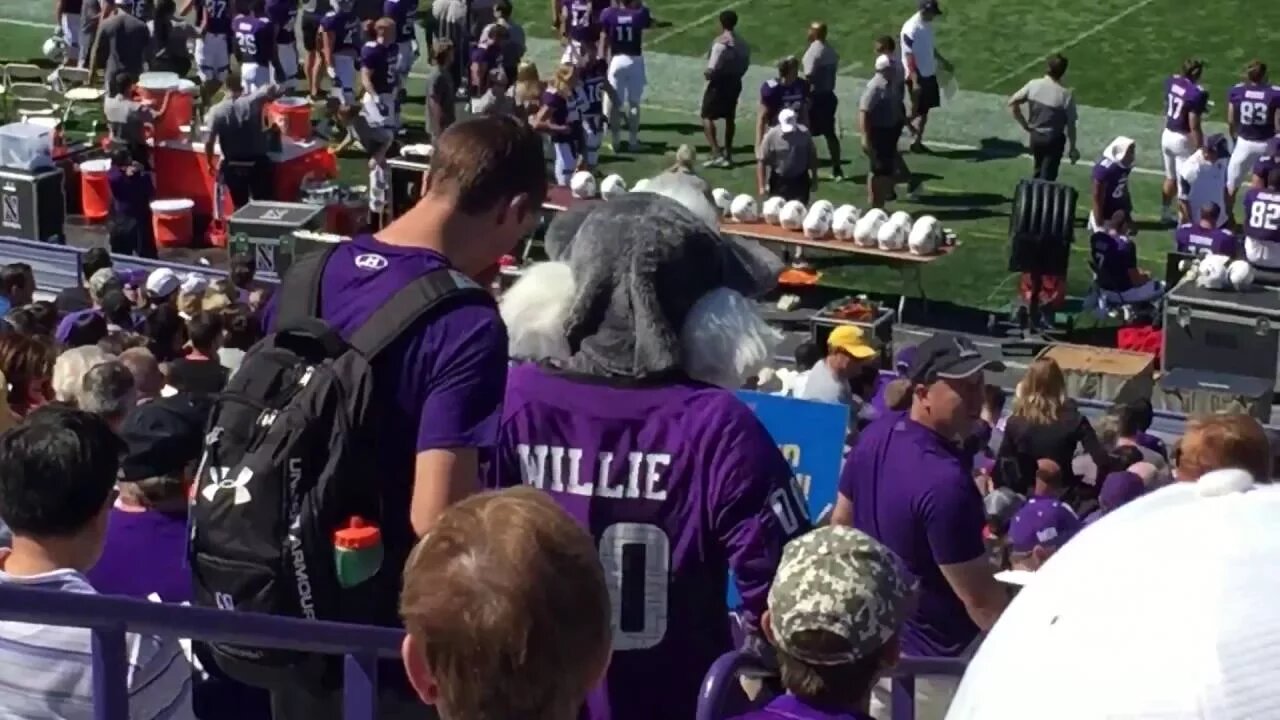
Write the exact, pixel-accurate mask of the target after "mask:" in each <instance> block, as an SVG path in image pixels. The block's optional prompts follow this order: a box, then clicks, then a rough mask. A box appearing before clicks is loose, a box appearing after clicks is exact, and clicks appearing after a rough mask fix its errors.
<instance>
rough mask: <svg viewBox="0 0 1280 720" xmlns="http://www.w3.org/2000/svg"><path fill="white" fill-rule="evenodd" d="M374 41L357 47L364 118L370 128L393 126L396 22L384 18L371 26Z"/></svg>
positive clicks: (397, 73)
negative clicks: (358, 50) (358, 48)
mask: <svg viewBox="0 0 1280 720" xmlns="http://www.w3.org/2000/svg"><path fill="white" fill-rule="evenodd" d="M373 33H374V39H373V40H370V41H369V42H366V43H365V44H364V45H363V46H362V47H361V48H360V86H361V87H362V88H363V89H364V98H363V99H362V100H361V105H362V110H363V113H364V117H365V119H366V120H368V121H369V124H370V125H372V126H374V127H392V128H394V127H395V121H396V117H395V113H394V109H395V102H396V89H397V86H398V85H399V83H400V48H399V47H397V46H396V21H395V20H392V19H391V18H388V17H384V18H381V19H379V20H378V21H377V22H376V23H374V25H373Z"/></svg>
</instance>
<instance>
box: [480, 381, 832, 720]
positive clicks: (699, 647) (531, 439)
mask: <svg viewBox="0 0 1280 720" xmlns="http://www.w3.org/2000/svg"><path fill="white" fill-rule="evenodd" d="M502 416H503V420H502V429H501V433H500V441H499V447H498V451H497V452H496V453H495V461H494V463H493V467H492V469H491V470H492V478H491V480H492V483H493V484H495V485H498V486H504V487H505V486H513V485H517V484H520V483H524V484H526V485H531V486H534V487H538V488H541V489H543V490H545V491H547V492H549V493H550V494H551V496H552V497H553V498H555V500H556V502H558V503H559V504H560V506H561V507H563V508H564V509H565V510H567V511H568V512H569V513H570V514H572V515H573V516H574V517H575V518H577V519H578V521H579V522H581V523H582V524H583V525H584V526H585V527H587V528H588V529H590V531H591V533H592V535H593V536H594V537H595V539H596V542H597V543H598V544H599V547H600V560H601V562H602V563H603V564H604V567H605V580H606V582H608V583H609V584H610V596H611V597H612V598H613V601H614V607H613V619H614V637H613V642H614V651H615V652H614V654H613V659H612V661H611V662H610V664H609V674H608V677H607V679H606V680H605V682H604V684H603V685H602V686H601V687H599V688H598V689H596V690H595V691H593V692H592V694H591V696H590V698H589V699H588V702H587V705H588V716H589V717H590V718H591V719H592V720H652V719H653V718H691V717H693V714H694V706H695V705H696V703H697V699H698V688H699V685H700V684H701V682H702V678H703V675H704V674H705V673H706V671H707V668H709V667H710V666H711V664H712V663H713V662H714V661H715V659H716V658H717V657H718V656H720V655H721V654H722V653H724V652H727V651H728V650H730V649H731V647H732V637H731V635H730V626H729V617H728V608H727V606H726V590H727V577H728V572H729V571H730V570H732V571H733V573H734V578H735V581H736V585H737V589H738V591H739V593H740V594H741V596H742V602H743V614H744V620H745V622H746V624H747V627H748V628H755V627H758V624H759V617H760V614H761V613H762V612H763V611H764V609H765V603H766V598H767V595H768V590H769V585H770V584H771V583H772V582H773V576H774V573H775V572H776V571H777V567H778V562H779V560H780V558H781V553H782V546H783V545H784V544H785V543H786V542H787V540H789V539H790V538H792V537H795V536H796V535H798V534H800V533H802V532H804V531H805V530H807V529H808V527H809V521H808V518H807V517H806V514H805V505H804V502H803V500H802V498H801V497H800V492H799V489H798V486H797V485H796V483H795V481H794V479H793V477H792V471H791V466H790V465H789V464H788V463H787V461H786V459H785V458H784V457H783V456H782V453H781V452H780V451H779V450H778V447H777V444H776V443H774V441H773V439H772V438H771V437H770V436H769V433H768V431H766V430H765V428H764V426H763V425H761V424H760V421H759V420H757V419H756V416H755V414H754V413H753V412H752V411H751V409H750V408H748V407H747V406H746V405H745V404H743V402H742V401H741V400H739V399H738V398H737V396H735V395H734V394H733V393H732V392H729V391H727V390H724V389H721V388H717V387H713V386H710V385H704V384H701V383H696V382H693V381H673V382H669V383H666V384H662V385H635V384H627V385H620V384H609V383H607V382H606V381H604V380H602V379H600V378H595V377H584V376H581V375H573V374H566V373H561V372H559V371H555V370H550V369H545V368H541V367H539V366H537V365H535V364H524V365H520V366H517V367H514V368H512V369H511V371H510V375H509V378H508V383H507V395H506V400H505V406H504V408H503V414H502Z"/></svg>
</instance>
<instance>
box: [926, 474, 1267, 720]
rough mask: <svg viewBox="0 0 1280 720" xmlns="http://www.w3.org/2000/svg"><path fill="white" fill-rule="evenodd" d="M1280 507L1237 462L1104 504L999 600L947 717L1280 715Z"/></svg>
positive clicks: (1245, 719) (1053, 719)
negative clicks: (1001, 607) (1108, 508)
mask: <svg viewBox="0 0 1280 720" xmlns="http://www.w3.org/2000/svg"><path fill="white" fill-rule="evenodd" d="M1277 517H1280V486H1272V485H1257V486H1255V485H1254V484H1253V481H1252V479H1251V478H1250V477H1249V476H1248V475H1247V474H1246V473H1244V472H1243V471H1240V470H1221V471H1216V472H1212V473H1209V474H1207V475H1205V476H1203V477H1201V478H1200V480H1199V481H1197V482H1195V483H1175V484H1173V485H1169V486H1167V487H1164V488H1161V489H1160V490H1156V491H1155V492H1152V493H1150V494H1148V495H1146V496H1144V497H1142V498H1139V499H1138V500H1135V501H1133V502H1131V503H1128V504H1126V505H1124V506H1123V507H1120V508H1118V509H1116V510H1115V511H1113V512H1111V513H1108V514H1107V515H1106V516H1105V517H1103V518H1102V519H1100V520H1098V521H1097V522H1096V523H1094V524H1092V525H1090V526H1088V527H1086V528H1085V529H1084V530H1083V531H1081V532H1080V533H1079V534H1078V535H1077V536H1076V537H1075V538H1073V539H1072V540H1071V542H1069V543H1067V544H1066V545H1064V546H1063V547H1062V549H1061V550H1059V551H1058V552H1057V553H1056V554H1054V556H1053V557H1051V558H1050V559H1049V560H1048V562H1046V563H1045V565H1044V566H1043V567H1042V568H1041V569H1040V570H1038V571H1037V572H1036V573H1035V576H1034V578H1033V579H1031V581H1030V582H1028V583H1027V585H1026V587H1025V588H1023V590H1022V591H1021V592H1020V593H1019V594H1018V596H1017V598H1015V599H1014V601H1013V603H1012V604H1011V605H1010V606H1009V608H1008V609H1007V610H1005V612H1004V615H1003V616H1001V618H1000V620H999V622H997V623H996V626H995V628H993V629H992V631H991V634H990V635H989V636H988V637H987V639H986V640H985V641H984V642H983V644H982V647H981V648H980V649H979V650H978V654H977V656H976V657H975V658H974V659H973V661H972V663H970V665H969V668H968V670H967V672H966V673H965V675H964V678H963V680H962V681H961V683H960V689H959V692H958V693H957V694H956V697H955V700H954V702H952V704H951V709H950V712H949V713H948V714H947V720H969V719H971V718H981V719H982V720H1015V719H1017V720H1025V718H1036V720H1058V719H1061V720H1068V719H1070V720H1078V719H1079V718H1110V717H1126V718H1179V719H1180V720H1195V719H1207V718H1213V720H1252V719H1254V718H1280V693H1277V692H1276V688H1277V687H1280V619H1278V618H1280V616H1278V615H1277V613H1276V609H1275V607H1276V605H1275V604H1276V598H1277V597H1280V571H1277V568H1280V533H1278V532H1276V518H1277ZM1011 679H1014V680H1011Z"/></svg>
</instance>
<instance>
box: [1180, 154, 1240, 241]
mask: <svg viewBox="0 0 1280 720" xmlns="http://www.w3.org/2000/svg"><path fill="white" fill-rule="evenodd" d="M1230 155H1231V151H1230V150H1229V149H1228V145H1227V138H1226V136H1224V135H1221V134H1217V135H1210V136H1209V137H1208V138H1206V139H1205V141H1204V147H1203V148H1201V149H1200V150H1197V151H1196V152H1195V153H1192V155H1191V157H1189V158H1187V159H1186V160H1183V161H1182V162H1181V163H1179V165H1178V212H1179V214H1180V215H1181V219H1180V222H1183V223H1188V222H1192V221H1193V220H1194V218H1195V217H1196V216H1195V215H1194V214H1193V210H1194V209H1195V208H1202V207H1204V206H1206V205H1208V204H1209V203H1213V204H1215V205H1217V206H1218V207H1220V208H1228V212H1225V213H1221V214H1219V215H1218V225H1217V226H1218V227H1223V226H1224V225H1226V224H1227V222H1228V220H1227V218H1228V217H1229V216H1230V207H1231V206H1230V205H1228V204H1227V158H1228V157H1229V156H1230Z"/></svg>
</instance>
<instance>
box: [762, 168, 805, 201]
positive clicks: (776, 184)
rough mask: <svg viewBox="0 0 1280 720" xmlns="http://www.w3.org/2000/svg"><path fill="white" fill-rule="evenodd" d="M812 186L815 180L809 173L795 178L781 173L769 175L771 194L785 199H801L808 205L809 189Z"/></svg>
mask: <svg viewBox="0 0 1280 720" xmlns="http://www.w3.org/2000/svg"><path fill="white" fill-rule="evenodd" d="M812 187H813V182H812V180H811V178H810V176H809V175H800V176H798V177H793V178H786V177H782V176H781V175H770V176H769V183H768V191H769V194H770V195H776V196H778V197H780V198H782V199H783V200H799V201H800V202H802V203H804V204H805V205H808V204H809V190H810V189H811V188H812Z"/></svg>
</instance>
